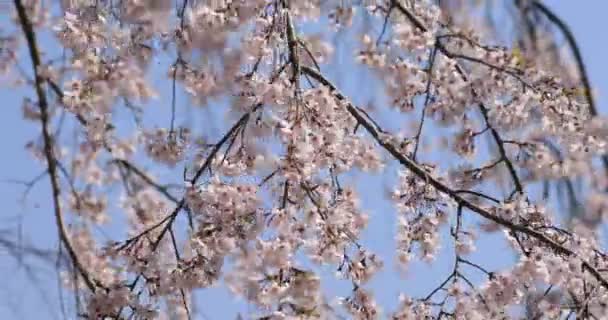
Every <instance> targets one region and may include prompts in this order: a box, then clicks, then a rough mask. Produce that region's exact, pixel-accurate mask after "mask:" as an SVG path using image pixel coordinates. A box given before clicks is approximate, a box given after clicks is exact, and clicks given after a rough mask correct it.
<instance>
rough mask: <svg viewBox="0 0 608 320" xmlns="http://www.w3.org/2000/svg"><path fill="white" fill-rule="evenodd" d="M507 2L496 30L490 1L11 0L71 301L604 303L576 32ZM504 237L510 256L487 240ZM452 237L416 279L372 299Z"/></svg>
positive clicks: (192, 312)
mask: <svg viewBox="0 0 608 320" xmlns="http://www.w3.org/2000/svg"><path fill="white" fill-rule="evenodd" d="M481 5H484V4H483V2H482V4H481ZM510 5H511V6H513V8H515V12H516V14H514V15H513V19H512V21H514V25H515V26H518V27H520V28H521V29H522V30H525V32H521V33H519V32H516V33H515V35H516V37H515V39H508V40H505V39H504V38H505V37H506V36H505V33H504V32H503V31H504V30H500V29H499V28H492V25H493V23H492V19H491V18H488V19H486V18H484V17H478V15H476V14H475V12H477V11H478V9H479V6H480V3H479V1H472V2H469V1H438V2H437V3H435V2H433V1H407V0H375V1H374V0H369V1H320V0H302V1H300V0H298V1H295V0H223V1H220V0H218V1H202V0H190V1H188V0H147V1H144V0H120V1H111V0H95V1H94V0H63V1H40V0H14V6H8V7H7V9H6V12H5V14H6V16H7V17H11V18H12V20H11V21H12V23H13V25H12V26H10V25H8V24H7V25H6V26H3V28H4V29H5V30H0V31H1V33H0V70H1V71H2V72H3V79H4V80H3V81H4V83H7V84H11V85H15V86H27V87H29V88H31V89H32V90H31V91H30V93H31V95H29V96H27V97H24V99H23V105H22V109H23V116H24V118H25V119H26V120H28V121H32V122H34V123H37V124H38V125H39V128H40V129H41V131H40V134H39V135H36V136H34V138H33V139H32V140H31V141H30V142H28V143H27V149H28V150H29V151H30V152H31V153H32V154H33V156H34V158H35V159H37V160H39V161H40V163H41V166H42V167H43V168H44V171H43V172H42V174H40V175H39V176H38V177H37V178H36V179H35V180H34V181H32V182H31V183H32V184H33V183H36V182H38V181H42V182H44V181H45V180H48V181H49V182H50V185H51V189H52V194H51V197H50V198H49V208H52V214H53V215H54V219H55V224H56V226H55V228H56V232H57V234H58V238H59V240H60V243H61V247H62V252H63V253H64V254H65V256H67V257H66V258H67V259H66V260H67V261H69V263H67V264H65V265H63V267H62V279H63V281H64V286H65V287H66V288H70V290H72V291H71V292H72V294H73V295H74V296H75V298H76V301H77V302H78V303H77V304H76V307H75V309H76V310H74V312H75V313H76V314H77V315H78V316H79V317H82V318H87V319H105V318H110V319H132V318H136V319H157V318H158V319H178V318H179V319H181V318H186V319H188V318H196V317H198V316H200V314H197V311H196V308H195V307H196V305H197V303H196V299H194V298H193V295H194V294H195V293H196V292H198V291H200V290H210V289H208V288H210V287H212V286H223V287H227V288H228V290H229V291H230V292H231V293H232V294H233V295H234V296H236V297H239V298H241V299H243V300H244V301H246V303H247V305H249V306H250V307H252V308H251V309H249V310H250V312H248V313H240V314H239V315H238V316H239V317H243V318H251V319H334V318H353V319H378V318H387V317H391V318H393V319H430V318H433V319H435V318H437V319H441V318H454V319H505V318H521V317H527V318H530V319H554V318H574V317H576V318H581V319H603V318H605V317H606V316H608V304H607V301H608V256H607V255H606V253H604V252H605V251H604V249H603V248H602V241H601V238H600V233H599V232H598V230H597V227H598V225H600V224H601V223H602V221H603V216H604V214H605V208H606V205H607V204H608V202H607V201H608V198H607V197H606V189H607V188H608V184H607V183H608V181H607V180H606V173H605V172H604V169H608V158H605V157H604V154H605V153H606V150H605V149H606V137H607V136H608V123H606V121H605V120H604V119H603V118H601V117H599V116H598V113H597V110H596V106H595V104H594V101H593V97H592V94H591V92H590V84H589V81H588V80H587V75H586V71H585V68H584V64H583V62H582V59H581V58H580V53H579V52H578V48H577V46H576V42H575V39H574V38H573V36H572V35H571V33H570V31H569V30H568V28H567V25H566V24H565V23H564V22H563V21H561V20H560V19H559V17H557V16H556V15H555V14H553V12H551V10H550V9H549V8H547V7H546V6H544V5H543V4H542V3H541V2H538V1H532V0H530V1H524V0H519V1H514V2H513V3H512V4H510ZM498 11H499V12H500V10H498ZM499 14H500V13H499ZM503 14H504V13H503ZM7 20H8V19H7ZM11 32H12V35H9V34H11ZM562 36H564V37H565V38H566V40H567V46H566V47H565V48H562V47H559V46H557V43H558V41H557V40H556V39H558V38H559V37H562ZM353 39H354V40H355V41H356V42H355V43H354V44H352V42H353V41H352V40H353ZM505 43H507V44H508V46H505ZM512 43H514V45H511V44H512ZM564 49H565V50H564ZM567 50H572V51H567ZM337 51H340V53H337ZM569 52H573V55H572V58H571V57H570V55H569ZM19 53H23V54H22V55H20V54H19ZM57 56H60V57H59V58H57ZM571 62H573V63H571ZM26 64H30V65H31V68H30V69H31V70H33V71H32V72H29V71H25V70H23V69H22V68H21V67H20V66H24V65H26ZM159 69H161V71H162V72H163V73H164V76H165V77H164V79H163V81H162V82H161V83H158V81H155V79H156V80H157V78H158V77H155V76H154V73H155V72H158V70H159ZM330 74H333V75H336V74H337V75H343V76H346V77H350V78H351V79H350V81H351V83H350V84H348V85H345V84H342V85H341V82H344V81H339V79H338V80H336V79H335V78H336V77H332V76H330ZM360 75H364V77H365V78H364V79H363V80H361V81H358V82H357V81H352V80H353V78H355V77H359V76H360ZM353 82H355V83H354V84H353ZM357 93H359V95H357ZM362 95H364V98H369V101H371V102H368V103H362V102H361V101H360V100H362ZM178 100H187V101H188V103H187V104H185V103H182V104H180V103H178ZM358 100H359V101H358ZM154 101H163V102H165V103H161V104H160V106H157V107H153V106H149V105H153V104H154V103H155V102H154ZM154 108H156V109H154ZM150 109H154V110H150ZM184 114H186V116H185V117H181V118H182V119H183V120H184V121H181V122H182V123H180V115H184ZM197 116H200V117H201V119H203V120H204V123H203V124H202V126H203V128H200V127H198V126H197V125H196V124H194V123H193V121H189V119H194V118H196V117H197ZM404 123H405V125H404ZM70 125H71V126H72V127H73V128H74V130H73V131H71V132H66V130H63V128H64V127H66V126H70ZM374 176H377V177H380V178H382V179H384V180H383V182H384V183H385V185H387V186H388V189H389V190H388V192H383V191H380V192H379V193H381V194H384V195H385V197H384V198H383V200H384V201H387V202H390V203H391V204H392V206H393V210H392V211H393V212H390V213H385V212H374V211H375V210H374V207H375V206H376V201H371V200H370V199H372V198H373V196H372V195H371V192H373V191H376V192H377V190H366V191H365V192H362V188H364V186H362V185H363V184H366V183H367V182H366V181H368V180H367V179H372V178H373V177H374ZM554 187H556V188H554ZM554 189H555V190H557V191H553V190H554ZM564 195H566V197H565V198H566V201H560V200H563V198H564ZM369 202H372V203H371V206H370V204H369ZM366 205H367V206H368V207H370V208H371V209H369V210H368V209H364V207H365V206H366ZM382 211H383V210H382ZM49 214H51V213H50V211H49ZM380 214H382V215H387V214H388V215H391V216H392V217H394V220H393V221H394V223H392V226H391V228H392V230H383V231H382V232H386V233H392V234H394V240H393V241H394V243H393V244H394V245H393V246H392V248H391V250H390V252H388V251H389V250H387V251H385V252H374V251H373V250H371V249H370V241H371V242H373V241H375V240H374V239H375V237H381V236H382V235H381V234H372V235H365V232H366V230H367V229H368V224H369V223H370V222H371V220H373V219H380V216H379V215H380ZM104 229H105V230H106V232H107V233H106V236H102V235H101V234H100V231H99V230H104ZM496 233H498V234H499V236H500V237H501V238H502V239H503V240H505V241H506V243H507V244H508V245H509V246H508V247H509V248H510V250H502V252H497V251H494V252H492V254H491V255H488V254H485V255H476V254H475V253H476V246H477V244H479V243H480V242H483V241H487V239H488V237H491V236H492V235H493V234H496ZM108 234H110V236H107V235H108ZM441 248H447V249H449V250H448V251H447V255H448V258H447V259H443V260H441V261H442V262H446V261H447V264H449V266H448V268H450V271H449V272H448V273H447V274H433V275H432V276H431V279H433V281H431V282H432V286H430V287H429V288H428V290H427V291H426V294H424V295H421V296H418V295H413V294H411V293H409V292H407V291H406V292H403V294H402V295H401V296H399V297H395V301H394V302H389V301H384V299H376V298H375V295H374V291H373V290H371V289H370V286H369V283H370V282H371V281H373V279H374V278H375V277H378V276H379V275H380V274H382V273H389V274H390V275H391V276H394V278H395V281H405V280H401V279H403V277H402V276H403V275H405V276H406V277H412V276H416V275H411V272H412V269H411V266H412V265H414V264H418V263H424V264H433V263H439V262H434V261H435V260H437V257H438V255H440V254H441V252H444V251H442V250H441ZM496 255H504V256H507V258H508V257H512V256H515V259H514V262H513V263H512V264H511V265H509V266H508V267H506V268H502V269H490V268H488V267H486V265H487V264H488V263H489V262H490V261H489V260H492V259H495V256H496ZM474 258H475V259H474ZM437 261H440V260H437ZM393 266H398V267H399V268H398V270H399V271H398V272H394V270H395V268H393ZM328 269H329V270H333V271H334V272H335V276H336V277H337V278H338V279H339V280H337V281H339V282H342V283H347V284H349V285H350V287H349V293H348V294H347V295H344V296H339V297H337V296H334V295H333V294H332V293H331V291H328V290H324V289H323V284H324V283H327V282H331V281H336V280H335V279H332V278H333V277H334V275H332V274H328V273H327V272H325V271H324V270H328ZM400 274H401V275H400ZM425 290H426V289H425ZM397 299H398V301H397ZM390 305H394V306H396V307H395V308H387V307H385V306H390ZM201 309H203V310H204V305H203V306H201ZM226 316H227V317H234V316H237V312H234V313H233V314H227V315H226Z"/></svg>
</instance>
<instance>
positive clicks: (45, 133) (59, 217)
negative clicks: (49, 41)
mask: <svg viewBox="0 0 608 320" xmlns="http://www.w3.org/2000/svg"><path fill="white" fill-rule="evenodd" d="M14 3H15V9H16V10H17V14H18V16H19V22H20V24H21V29H22V31H23V34H24V36H25V38H26V41H27V46H28V49H29V54H30V58H31V60H32V67H33V69H34V78H35V85H34V86H35V89H36V94H37V96H38V108H39V109H40V124H41V127H42V138H43V140H44V155H45V158H46V162H47V167H48V173H49V177H50V180H51V188H52V193H53V206H54V211H55V223H56V225H57V232H58V233H59V239H60V241H61V242H62V243H63V245H64V246H65V248H66V250H67V251H68V254H69V255H70V258H71V259H72V261H73V262H74V265H75V266H76V269H78V272H79V273H80V276H81V277H82V278H83V279H84V282H85V284H86V285H87V287H88V288H89V289H90V290H91V291H93V292H94V291H95V289H96V285H95V283H94V281H93V280H92V277H91V275H90V274H89V273H88V271H87V270H86V269H85V267H84V265H82V263H81V261H80V259H79V258H78V254H77V253H76V251H75V250H74V247H73V246H72V243H71V242H70V239H69V237H68V231H67V229H66V226H65V224H64V221H63V212H62V210H61V199H60V194H61V188H60V186H59V184H60V183H59V176H58V174H57V159H56V157H55V152H54V149H55V146H54V142H53V136H52V135H51V133H50V128H49V120H50V119H49V118H50V116H49V104H48V100H47V98H46V93H45V92H44V87H45V81H44V79H43V78H42V77H41V76H40V74H39V72H40V67H41V61H40V53H39V51H38V45H37V42H36V33H35V32H34V28H33V26H32V23H31V21H30V20H29V17H28V16H27V12H26V9H25V7H24V6H23V3H22V2H21V0H14Z"/></svg>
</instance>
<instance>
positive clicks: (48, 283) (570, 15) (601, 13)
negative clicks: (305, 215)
mask: <svg viewBox="0 0 608 320" xmlns="http://www.w3.org/2000/svg"><path fill="white" fill-rule="evenodd" d="M545 2H546V3H547V4H548V5H549V6H550V7H551V8H553V9H554V10H555V11H556V12H557V13H558V14H559V15H560V16H561V17H562V18H563V19H564V20H565V21H566V22H567V23H568V24H569V25H570V26H571V28H572V30H573V32H574V35H575V36H576V37H577V39H578V41H579V44H580V46H581V50H582V54H583V57H584V59H585V61H586V64H587V68H588V72H589V75H590V78H591V82H592V83H593V85H594V88H595V91H596V99H597V105H598V107H599V110H600V113H602V114H605V113H606V112H607V110H606V104H607V103H608V98H607V97H606V95H607V94H608V73H607V72H606V70H608V69H607V68H606V63H605V62H604V60H603V59H606V56H607V55H606V50H607V48H608V45H607V44H606V40H604V39H605V37H602V34H601V30H607V29H608V21H607V19H606V18H605V13H606V12H608V2H607V1H600V0H595V1H585V2H584V5H582V2H580V1H566V0H552V1H545ZM0 17H2V19H4V17H5V16H0ZM3 25H5V22H0V26H3ZM44 45H48V44H47V43H43V47H44ZM344 50H348V45H347V46H346V47H345V48H344ZM344 52H345V54H349V53H350V52H349V51H344ZM337 54H338V55H339V54H340V52H337ZM22 61H23V63H22V64H21V67H22V68H24V69H26V70H30V69H31V66H30V64H29V57H23V59H22ZM165 62H167V61H165ZM169 63H170V62H167V63H163V64H162V68H163V69H162V70H160V71H157V72H158V73H159V74H162V73H164V72H165V70H166V69H165V68H166V66H167V65H168V64H169ZM327 72H328V74H329V76H330V77H331V78H332V79H333V80H335V81H336V83H337V84H338V85H339V86H340V87H341V88H342V89H343V91H344V92H345V93H346V94H347V95H349V96H350V97H351V98H352V99H353V100H354V101H355V102H357V103H359V104H363V103H366V102H368V100H369V98H370V92H366V91H365V90H361V87H360V82H359V80H360V79H361V78H360V77H361V74H355V75H354V76H352V75H350V74H347V75H345V74H343V73H342V74H335V73H332V70H331V68H330V69H328V70H327ZM155 73H156V72H155ZM156 81H157V79H154V82H156ZM159 84H160V82H159ZM367 88H369V87H367ZM163 92H164V93H163ZM161 93H163V94H162V96H164V98H161V100H160V101H158V102H156V103H155V104H154V106H153V107H154V108H157V110H156V111H155V113H159V114H162V113H164V112H168V108H166V107H165V108H164V109H163V106H168V104H167V101H168V98H167V97H168V95H166V94H165V93H167V92H166V90H165V91H161ZM24 96H30V97H32V92H31V91H24V90H22V89H17V90H15V89H7V88H6V86H4V85H3V86H2V87H0V98H1V99H2V100H1V101H2V102H3V105H4V106H3V107H2V108H3V110H2V114H1V115H2V116H1V117H0V132H1V133H2V135H1V136H2V138H1V139H0V146H2V150H3V152H2V153H3V154H2V156H1V158H0V159H1V160H0V163H2V166H0V199H1V200H2V203H4V205H3V206H4V210H2V212H1V213H0V233H2V232H7V233H11V235H12V236H20V237H21V238H22V239H23V241H24V242H25V243H30V244H32V245H35V246H37V247H41V248H48V249H54V248H56V247H57V237H56V229H55V226H54V220H53V216H52V210H51V209H52V204H51V202H50V201H49V199H50V198H49V196H50V188H49V184H48V180H46V179H45V180H42V181H40V183H37V184H36V185H35V187H34V188H33V189H32V190H31V191H30V193H29V195H28V198H27V201H26V203H20V202H19V199H20V198H21V197H22V195H23V192H24V190H25V188H24V186H22V185H18V184H14V183H7V182H6V180H12V179H18V180H30V179H32V178H33V177H35V176H37V175H38V174H39V173H40V172H42V170H43V168H42V166H41V164H40V163H38V162H36V161H35V160H33V158H32V157H31V156H30V155H28V154H27V152H26V151H25V149H24V145H25V143H26V142H27V141H28V140H29V139H32V138H34V137H36V135H37V134H38V133H39V124H38V123H29V122H25V121H23V120H22V117H21V108H20V106H21V101H22V97H24ZM182 100H183V99H182ZM180 103H181V106H182V107H185V106H186V104H185V103H186V102H180ZM178 106H180V104H179V103H178ZM167 114H168V113H166V114H165V115H167ZM388 116H390V115H388ZM188 118H190V117H189V116H188V114H187V113H185V112H182V113H181V114H178V122H179V121H183V122H184V123H186V122H187V119H188ZM158 119H166V118H164V117H158V118H155V119H154V120H155V121H156V120H158ZM382 120H383V119H381V121H380V122H383V121H382ZM158 121H159V124H162V123H160V122H162V120H158ZM192 121H203V118H202V117H200V116H198V117H194V120H192ZM165 125H166V124H165ZM389 125H390V124H389ZM165 174H169V173H168V172H167V173H165ZM160 177H161V178H164V177H165V175H163V174H161V175H160ZM352 181H353V183H356V184H358V185H359V190H360V191H361V192H362V193H363V194H365V195H366V197H365V199H364V201H363V206H364V208H366V209H367V211H368V212H369V213H370V216H371V221H370V227H369V229H368V230H367V231H366V233H365V234H364V239H363V242H364V244H365V245H367V247H368V248H369V249H371V250H372V251H374V252H378V253H380V254H388V252H390V251H391V250H392V248H394V245H393V241H392V237H393V232H394V225H393V221H394V220H393V217H394V209H393V208H392V206H391V205H390V203H389V202H387V201H384V198H383V195H382V192H378V190H382V188H383V187H384V185H385V182H386V181H385V180H383V179H378V178H365V179H363V180H362V179H359V178H357V177H352ZM19 230H22V232H21V235H19V233H20V231H19ZM446 240H447V239H446ZM443 247H444V249H443V250H444V251H443V252H444V254H442V255H440V257H439V260H438V261H437V262H436V263H435V264H433V265H432V266H430V267H429V266H428V265H426V264H415V265H413V266H412V268H411V272H410V273H409V274H408V275H406V276H404V277H396V274H395V273H394V272H392V271H393V270H394V269H393V263H392V261H385V267H386V268H387V270H389V271H391V272H386V273H381V274H380V275H379V276H378V277H377V278H376V279H374V280H373V281H372V283H371V284H370V288H371V289H372V290H373V291H374V292H375V293H376V296H377V299H378V300H379V302H380V304H381V305H385V306H387V307H388V309H392V308H393V307H394V306H395V304H396V302H397V296H398V294H399V293H400V292H407V293H409V294H412V295H422V294H425V293H427V292H428V290H429V288H432V287H433V286H435V285H436V284H438V283H440V282H441V281H442V280H443V279H444V277H445V276H446V275H447V274H448V273H449V271H450V270H451V267H452V266H451V259H452V258H451V257H450V252H451V251H452V248H451V242H450V241H449V240H447V241H444V246H443ZM478 247H479V249H480V251H479V253H477V255H478V256H477V257H478V258H479V259H477V260H478V261H484V262H486V264H485V265H486V266H488V267H489V268H491V267H493V266H494V267H499V266H500V265H504V264H505V263H507V262H508V259H509V258H508V256H507V257H506V258H505V257H504V255H502V256H503V257H502V258H497V256H496V251H497V250H499V251H504V250H505V249H506V247H505V245H504V244H503V243H502V242H500V241H496V240H495V239H493V238H490V239H488V240H487V241H484V242H483V243H481V244H478ZM25 261H26V262H27V261H36V260H25ZM442 262H445V263H442ZM35 267H36V270H34V272H32V273H29V274H31V275H36V276H37V278H31V277H29V276H28V271H27V270H26V269H25V267H24V266H23V265H20V264H19V263H18V262H17V260H15V259H14V258H13V257H12V256H10V254H9V253H8V252H5V251H4V250H3V249H2V248H1V247H0V277H1V278H0V279H2V280H0V301H2V302H1V303H0V319H12V318H23V319H39V318H42V319H46V318H53V314H55V315H57V316H58V317H59V318H61V317H60V316H59V314H58V312H59V310H60V309H59V306H58V304H57V297H58V294H59V291H58V289H57V287H58V286H57V279H56V271H55V270H54V268H52V266H50V267H47V266H45V265H44V264H39V263H36V264H35ZM325 272H326V273H327V274H330V273H331V270H330V269H326V270H325ZM326 285H327V288H326V292H327V293H328V294H333V293H339V294H347V293H348V290H349V289H350V285H349V284H348V283H346V282H344V281H329V282H328V283H327V284H326ZM197 297H198V299H197V300H198V301H199V303H198V305H199V306H200V307H201V310H202V311H203V312H204V314H205V315H207V317H208V318H209V319H225V318H226V317H229V318H232V317H233V316H234V315H235V314H236V313H235V312H236V310H242V308H243V305H242V304H241V303H240V302H238V301H236V300H234V299H233V298H232V297H231V296H229V295H228V294H227V292H226V291H225V290H223V289H221V288H218V289H210V290H206V291H204V292H200V293H198V294H197ZM66 301H67V302H66V303H67V304H72V303H73V302H72V301H71V300H69V299H66ZM69 318H72V317H69Z"/></svg>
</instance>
